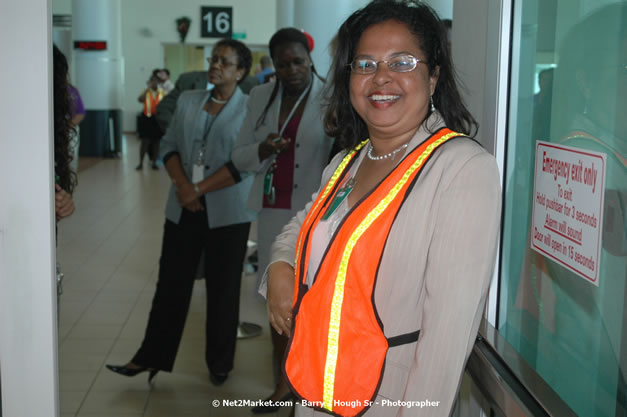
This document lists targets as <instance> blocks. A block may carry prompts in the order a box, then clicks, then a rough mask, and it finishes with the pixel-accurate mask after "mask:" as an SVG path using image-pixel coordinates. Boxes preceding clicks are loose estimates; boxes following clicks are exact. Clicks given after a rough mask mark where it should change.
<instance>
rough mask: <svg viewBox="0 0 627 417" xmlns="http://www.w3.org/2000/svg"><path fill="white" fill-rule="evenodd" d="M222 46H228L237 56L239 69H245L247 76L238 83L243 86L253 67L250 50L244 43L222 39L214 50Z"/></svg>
mask: <svg viewBox="0 0 627 417" xmlns="http://www.w3.org/2000/svg"><path fill="white" fill-rule="evenodd" d="M220 46H228V47H229V48H231V49H233V50H234V51H235V53H236V54H237V68H238V69H243V70H244V74H245V75H244V76H243V77H242V79H241V80H239V81H238V82H237V83H238V84H241V83H242V82H244V80H245V79H246V77H247V76H248V74H249V73H250V67H251V66H252V65H253V55H252V54H251V53H250V49H248V47H247V46H246V45H244V44H243V43H242V42H240V41H237V40H235V39H222V40H221V41H219V42H218V43H216V44H215V45H214V46H213V48H214V49H215V48H218V47H220Z"/></svg>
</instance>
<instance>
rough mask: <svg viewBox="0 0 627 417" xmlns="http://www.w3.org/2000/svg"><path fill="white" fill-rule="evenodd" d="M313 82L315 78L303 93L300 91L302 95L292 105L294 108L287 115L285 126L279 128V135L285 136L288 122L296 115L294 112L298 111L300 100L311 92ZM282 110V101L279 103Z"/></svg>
mask: <svg viewBox="0 0 627 417" xmlns="http://www.w3.org/2000/svg"><path fill="white" fill-rule="evenodd" d="M312 84H313V80H312V81H310V82H309V85H308V86H307V88H305V90H304V91H303V92H302V93H300V97H298V100H296V103H294V105H293V106H292V110H290V112H289V114H288V115H287V118H286V119H285V121H284V122H283V126H281V130H279V137H282V136H283V132H284V131H285V128H286V127H287V124H288V123H289V122H290V120H291V119H292V116H294V113H295V112H296V109H297V108H298V106H299V105H300V102H301V101H303V99H304V98H305V96H306V95H307V93H309V91H310V90H311V86H312ZM280 111H281V103H279V112H280Z"/></svg>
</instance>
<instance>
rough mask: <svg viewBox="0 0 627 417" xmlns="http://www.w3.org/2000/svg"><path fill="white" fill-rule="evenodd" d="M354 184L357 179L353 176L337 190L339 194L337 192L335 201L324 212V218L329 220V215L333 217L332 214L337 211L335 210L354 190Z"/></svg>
mask: <svg viewBox="0 0 627 417" xmlns="http://www.w3.org/2000/svg"><path fill="white" fill-rule="evenodd" d="M354 185H355V181H354V180H353V179H352V178H351V179H350V180H348V181H347V182H346V184H345V185H344V186H343V187H342V188H340V189H339V190H338V191H337V194H335V197H333V201H332V202H331V205H330V206H329V208H328V209H327V212H326V213H324V216H323V217H322V220H328V219H329V217H331V215H332V214H333V213H334V212H335V210H337V208H338V207H339V206H340V204H342V201H344V200H345V199H346V197H348V195H349V194H350V193H351V191H353V187H354Z"/></svg>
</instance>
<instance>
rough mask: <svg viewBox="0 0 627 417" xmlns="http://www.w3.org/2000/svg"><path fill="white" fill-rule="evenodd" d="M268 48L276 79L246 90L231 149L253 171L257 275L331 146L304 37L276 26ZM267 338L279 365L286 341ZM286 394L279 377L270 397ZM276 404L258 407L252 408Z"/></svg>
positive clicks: (243, 167)
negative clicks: (241, 122)
mask: <svg viewBox="0 0 627 417" xmlns="http://www.w3.org/2000/svg"><path fill="white" fill-rule="evenodd" d="M269 47H270V55H271V57H272V60H273V62H274V67H275V68H276V75H277V81H276V82H272V83H267V84H263V85H261V86H259V87H255V88H253V89H252V90H251V92H250V99H249V100H248V114H247V115H246V120H245V121H244V125H243V127H242V130H241V131H240V133H239V137H238V139H237V145H236V147H235V149H234V150H233V163H234V164H235V166H236V167H237V169H238V170H240V171H242V172H249V173H252V174H254V175H255V180H254V183H253V186H252V189H251V192H250V197H249V198H248V207H249V208H251V209H252V210H254V211H256V212H258V213H259V214H258V218H257V219H258V233H257V235H258V259H259V273H260V274H263V271H265V269H266V266H267V264H268V260H269V259H270V246H271V244H272V241H273V240H274V238H275V237H276V235H277V234H278V233H279V232H280V231H281V228H282V227H283V226H284V225H285V224H286V223H287V222H288V221H289V220H290V219H291V218H292V217H293V216H294V214H295V213H296V212H297V211H298V210H301V209H302V208H303V207H305V204H306V203H307V201H309V198H310V197H311V193H312V192H314V191H315V190H316V188H317V187H318V184H319V182H320V177H321V175H322V170H323V169H324V166H325V165H326V164H327V162H328V159H329V152H330V150H331V146H332V144H333V142H332V140H331V138H330V137H329V136H327V135H326V134H325V133H324V128H323V123H322V118H323V113H322V109H321V97H320V95H321V91H322V87H323V80H322V79H321V78H320V77H319V76H318V75H317V74H316V72H315V69H314V66H313V62H312V60H311V56H310V55H309V52H310V46H309V42H308V40H307V37H306V36H305V35H304V33H303V32H302V31H300V30H298V29H294V28H285V29H281V30H279V31H278V32H276V33H275V34H274V35H273V36H272V38H271V39H270V45H269ZM272 340H273V345H274V355H275V360H276V362H277V363H279V362H280V361H281V360H282V358H283V352H284V350H285V345H286V343H287V339H286V338H285V337H284V336H280V335H278V334H276V332H272ZM288 394H289V388H288V387H287V385H286V384H285V382H284V381H283V380H281V381H280V382H279V384H278V385H277V388H276V390H275V392H274V393H273V394H272V396H271V397H270V398H271V399H272V400H279V399H281V398H283V397H285V395H288ZM276 408H277V407H272V406H270V407H264V406H260V407H255V408H254V409H253V412H258V413H263V412H272V411H275V410H276Z"/></svg>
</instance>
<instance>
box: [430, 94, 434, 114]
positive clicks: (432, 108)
mask: <svg viewBox="0 0 627 417" xmlns="http://www.w3.org/2000/svg"><path fill="white" fill-rule="evenodd" d="M430 99H431V113H433V112H434V111H435V106H434V105H433V96H431V97H430Z"/></svg>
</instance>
